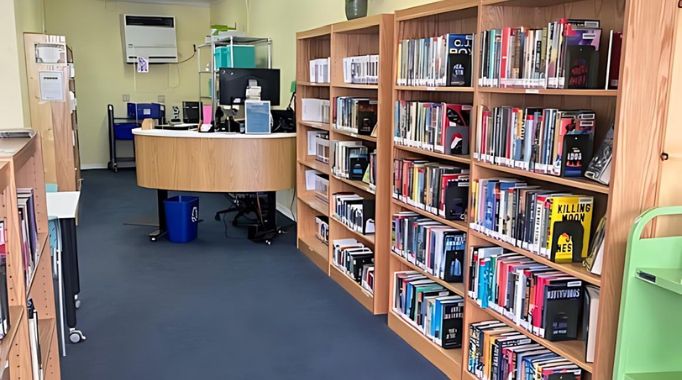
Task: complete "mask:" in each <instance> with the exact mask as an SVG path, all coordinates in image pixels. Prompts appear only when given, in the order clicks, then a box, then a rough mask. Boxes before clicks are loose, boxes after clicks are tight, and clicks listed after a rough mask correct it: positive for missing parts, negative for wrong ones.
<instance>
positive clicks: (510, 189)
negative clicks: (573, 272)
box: [471, 178, 594, 263]
mask: <svg viewBox="0 0 682 380" xmlns="http://www.w3.org/2000/svg"><path fill="white" fill-rule="evenodd" d="M472 186H473V189H472V194H473V196H474V200H473V202H472V207H473V209H472V210H471V214H472V220H473V221H472V224H471V228H472V229H474V230H476V231H479V232H481V233H484V234H486V235H488V236H491V237H493V238H495V239H497V240H500V241H504V242H506V243H509V244H511V245H514V246H517V247H519V248H523V249H525V250H528V251H531V252H534V253H536V254H538V255H540V256H542V257H545V258H547V259H549V260H551V261H554V262H557V263H571V262H580V261H582V260H583V259H584V258H586V257H587V253H588V248H589V245H590V232H591V230H590V229H591V226H592V211H593V208H594V198H593V197H592V196H587V195H580V194H571V193H566V192H558V191H554V190H549V189H542V188H540V187H538V186H530V185H528V184H526V183H525V182H523V181H521V180H516V179H510V178H489V179H481V180H478V181H474V182H473V183H472Z"/></svg>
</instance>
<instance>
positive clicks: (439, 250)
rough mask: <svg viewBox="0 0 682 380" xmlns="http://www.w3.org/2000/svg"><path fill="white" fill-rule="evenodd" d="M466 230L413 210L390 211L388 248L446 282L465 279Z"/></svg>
mask: <svg viewBox="0 0 682 380" xmlns="http://www.w3.org/2000/svg"><path fill="white" fill-rule="evenodd" d="M466 239H467V236H466V233H465V232H463V231H459V230H457V229H455V228H451V227H448V226H445V225H443V224H440V223H438V222H436V221H433V220H431V219H428V218H424V217H421V216H420V215H418V214H415V213H413V212H400V213H398V214H395V215H393V222H392V231H391V249H392V251H393V252H394V253H395V254H397V255H398V256H401V257H403V258H404V259H405V260H407V261H409V262H410V263H412V264H415V265H416V266H418V267H419V268H421V269H422V270H423V271H424V272H426V273H428V274H430V275H432V276H434V277H438V278H440V279H441V280H443V281H445V282H452V283H461V282H463V281H464V252H465V251H466Z"/></svg>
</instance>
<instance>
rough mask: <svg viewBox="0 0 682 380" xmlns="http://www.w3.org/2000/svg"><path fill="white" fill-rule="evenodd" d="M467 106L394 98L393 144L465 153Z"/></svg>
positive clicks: (467, 138) (469, 114)
mask: <svg viewBox="0 0 682 380" xmlns="http://www.w3.org/2000/svg"><path fill="white" fill-rule="evenodd" d="M470 122H471V105H469V104H448V103H437V102H413V101H406V100H398V101H396V102H395V106H394V126H393V141H394V142H395V143H396V144H399V145H404V146H409V147H414V148H419V149H425V150H429V151H434V152H438V153H443V154H458V155H468V154H469V125H470Z"/></svg>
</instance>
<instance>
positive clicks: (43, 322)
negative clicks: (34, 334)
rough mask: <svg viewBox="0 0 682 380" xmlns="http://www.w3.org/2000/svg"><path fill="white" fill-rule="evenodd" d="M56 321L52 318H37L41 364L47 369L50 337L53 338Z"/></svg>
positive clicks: (50, 347) (50, 345)
mask: <svg viewBox="0 0 682 380" xmlns="http://www.w3.org/2000/svg"><path fill="white" fill-rule="evenodd" d="M56 328H57V323H56V320H55V319H54V318H45V319H38V341H39V342H40V359H41V360H42V362H41V366H42V368H43V369H44V370H45V371H47V363H48V360H49V359H50V354H51V350H52V339H54V338H55V335H56V334H57V333H56Z"/></svg>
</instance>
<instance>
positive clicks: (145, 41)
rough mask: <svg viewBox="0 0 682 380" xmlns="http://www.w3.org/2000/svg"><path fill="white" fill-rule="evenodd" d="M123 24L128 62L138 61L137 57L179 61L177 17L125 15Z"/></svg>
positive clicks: (124, 46)
mask: <svg viewBox="0 0 682 380" xmlns="http://www.w3.org/2000/svg"><path fill="white" fill-rule="evenodd" d="M121 24H122V27H123V50H124V51H125V61H126V63H136V62H137V57H145V58H148V59H149V63H177V62H178V45H177V42H176V36H175V17H172V16H136V15H123V16H122V20H121Z"/></svg>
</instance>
